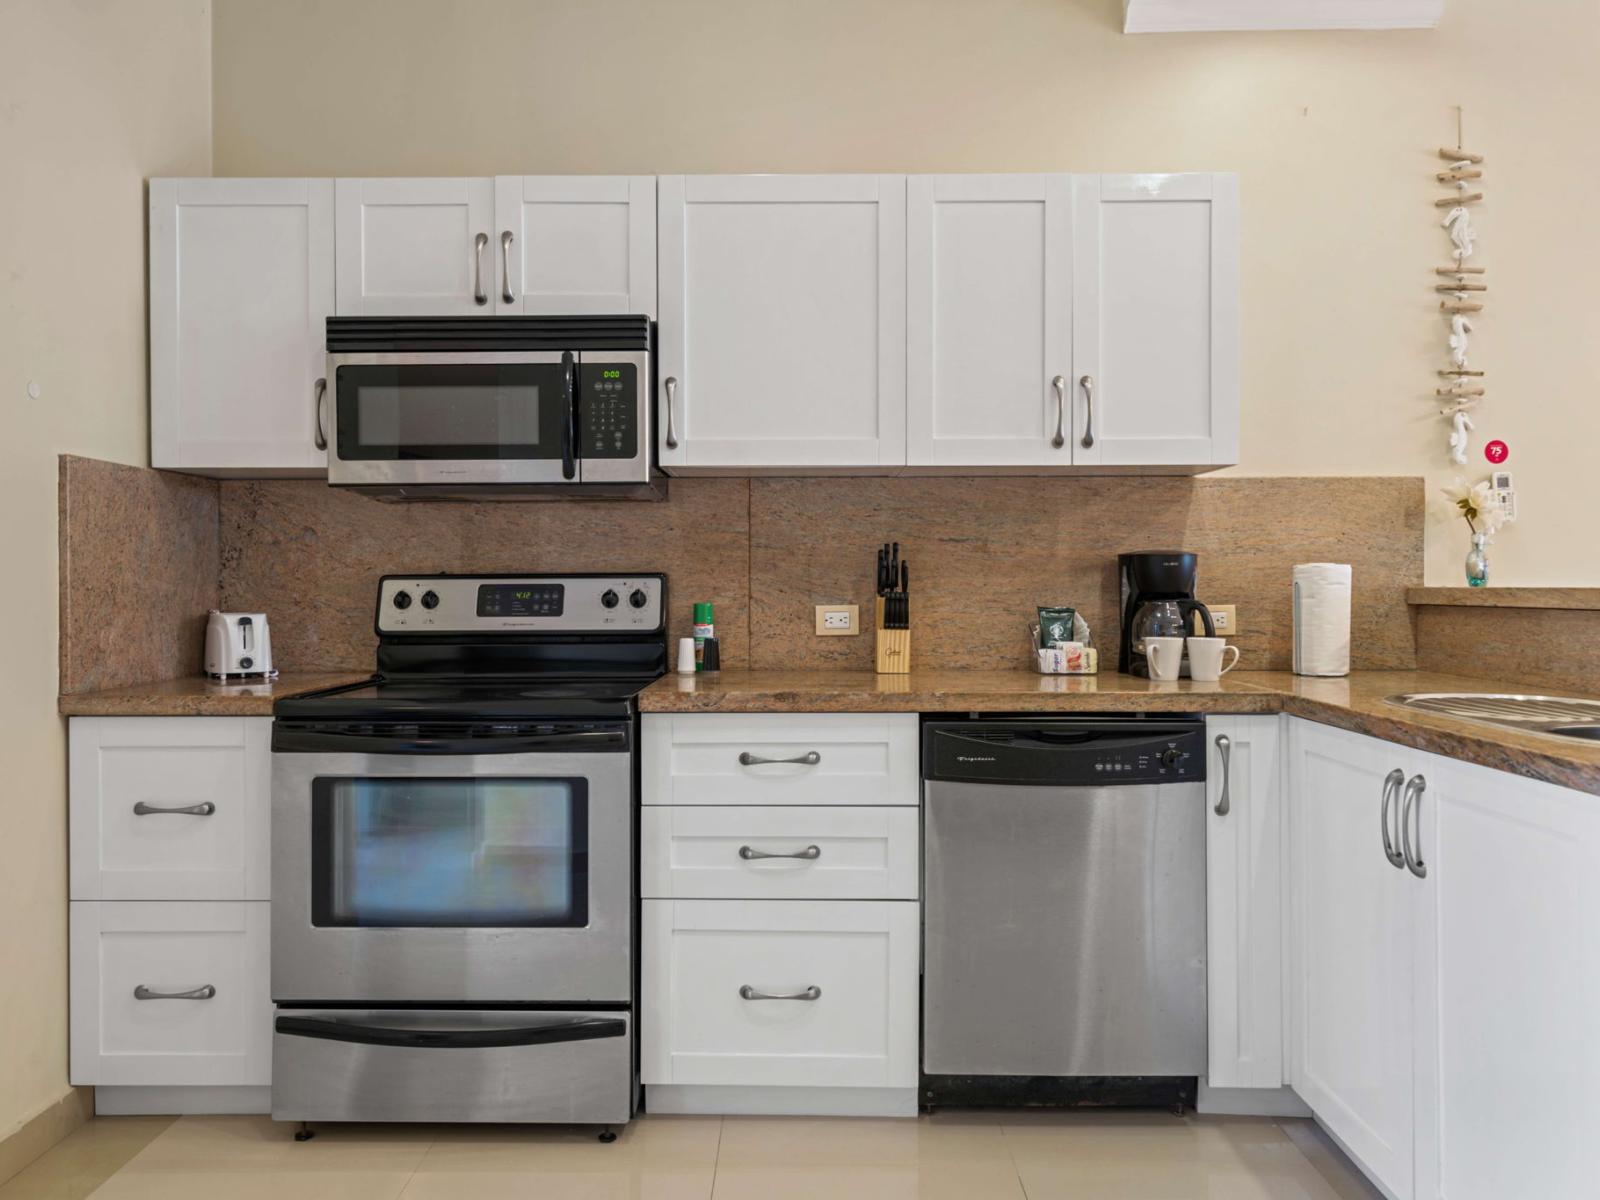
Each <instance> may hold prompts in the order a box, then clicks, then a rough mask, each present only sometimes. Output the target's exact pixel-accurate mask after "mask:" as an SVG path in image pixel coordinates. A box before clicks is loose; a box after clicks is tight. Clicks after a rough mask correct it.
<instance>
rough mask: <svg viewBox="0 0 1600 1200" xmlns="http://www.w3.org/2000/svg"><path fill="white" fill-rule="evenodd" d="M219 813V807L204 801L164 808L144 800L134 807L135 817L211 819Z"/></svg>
mask: <svg viewBox="0 0 1600 1200" xmlns="http://www.w3.org/2000/svg"><path fill="white" fill-rule="evenodd" d="M216 811H217V806H216V805H215V804H213V803H211V801H209V800H202V801H201V802H200V803H199V804H183V805H179V806H178V807H176V808H162V807H160V806H159V805H156V804H146V803H145V802H144V801H143V800H141V801H139V803H137V804H135V805H134V806H133V815H134V816H136V817H149V816H155V815H157V814H161V813H173V814H177V815H179V816H185V817H209V816H210V815H211V814H212V813H214V812H216Z"/></svg>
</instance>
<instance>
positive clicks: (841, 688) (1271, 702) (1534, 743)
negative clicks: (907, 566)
mask: <svg viewBox="0 0 1600 1200" xmlns="http://www.w3.org/2000/svg"><path fill="white" fill-rule="evenodd" d="M1523 690H1532V691H1539V690H1543V689H1537V688H1534V689H1526V688H1522V687H1520V686H1519V685H1518V684H1517V683H1515V682H1514V681H1509V682H1508V681H1503V680H1488V679H1476V678H1471V677H1467V676H1461V675H1444V674H1438V673H1436V672H1431V671H1357V672H1354V673H1352V674H1351V675H1348V676H1345V677H1343V678H1338V679H1312V678H1306V677H1302V676H1298V675H1294V674H1291V673H1289V672H1287V671H1232V672H1229V673H1228V674H1227V675H1225V676H1223V678H1222V679H1221V681H1220V682H1217V683H1195V682H1193V681H1191V680H1187V679H1185V680H1180V681H1178V682H1176V683H1160V682H1156V681H1153V680H1149V679H1140V678H1137V677H1135V676H1131V675H1119V674H1116V673H1103V674H1100V675H1038V674H1034V673H1032V672H1028V671H912V672H911V673H910V674H907V675H876V674H873V673H872V672H869V671H719V672H717V673H715V674H713V675H694V676H687V675H668V676H666V677H665V678H663V679H659V680H657V681H656V682H655V683H654V684H652V685H651V686H650V687H649V688H647V689H646V690H645V691H644V693H643V694H642V695H641V696H640V698H639V707H640V710H641V711H643V712H646V713H652V712H655V713H785V712H930V713H933V712H945V713H951V712H1040V713H1065V712H1081V713H1095V712H1116V713H1128V712H1156V713H1163V712H1166V713H1171V712H1193V713H1245V714H1248V713H1277V712H1287V713H1289V714H1290V715H1291V716H1296V717H1304V718H1306V719H1307V720H1311V721H1316V722H1319V723H1320V724H1324V725H1334V726H1338V727H1339V728H1342V729H1349V730H1352V731H1353V732H1356V733H1364V734H1368V735H1370V736H1373V737H1379V738H1384V739H1386V740H1388V741H1391V742H1398V743H1399V744H1401V745H1405V746H1410V747H1413V748H1415V749H1418V750H1423V751H1427V752H1429V753H1433V754H1439V755H1443V756H1445V757H1448V758H1457V759H1461V760H1463V761H1465V762H1472V763H1477V764H1479V765H1482V766H1487V767H1493V768H1495V769H1497V770H1501V771H1509V772H1511V773H1512V774H1514V775H1521V776H1523V777H1525V778H1529V779H1540V780H1544V781H1546V782H1548V783H1554V784H1558V785H1560V786H1562V787H1570V788H1577V789H1579V790H1580V791H1585V792H1590V793H1592V794H1596V795H1600V745H1594V744H1591V743H1584V742H1572V743H1569V742H1568V741H1566V740H1564V739H1557V738H1552V737H1545V736H1543V735H1540V734H1532V733H1518V732H1516V731H1515V730H1510V729H1501V728H1499V727H1498V726H1494V725H1482V724H1478V723H1477V722H1473V721H1463V720H1460V719H1458V718H1455V717H1447V716H1441V715H1436V714H1432V713H1423V712H1416V711H1414V710H1412V709H1406V708H1399V707H1397V706H1395V705H1392V704H1388V703H1386V699H1387V697H1389V696H1394V695H1398V694H1400V693H1403V692H1503V691H1511V692H1516V691H1523Z"/></svg>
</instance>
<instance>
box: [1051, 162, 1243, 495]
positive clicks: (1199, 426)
mask: <svg viewBox="0 0 1600 1200" xmlns="http://www.w3.org/2000/svg"><path fill="white" fill-rule="evenodd" d="M1075 191H1076V199H1077V203H1076V205H1075V212H1074V215H1073V220H1074V227H1075V239H1076V245H1077V251H1076V254H1075V256H1074V259H1073V293H1074V295H1073V369H1074V371H1076V372H1077V379H1076V380H1074V384H1075V386H1074V389H1073V390H1074V398H1073V415H1074V421H1073V435H1074V436H1073V456H1074V458H1073V461H1074V462H1075V463H1078V464H1081V465H1104V466H1223V465H1227V464H1231V463H1236V462H1238V461H1239V201H1238V180H1237V178H1236V177H1235V176H1233V175H1227V174H1215V175H1208V174H1197V175H1102V176H1098V177H1097V176H1092V175H1089V176H1080V177H1078V178H1077V179H1076V180H1075Z"/></svg>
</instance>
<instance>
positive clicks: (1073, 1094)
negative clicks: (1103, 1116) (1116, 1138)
mask: <svg viewBox="0 0 1600 1200" xmlns="http://www.w3.org/2000/svg"><path fill="white" fill-rule="evenodd" d="M1198 1092H1199V1081H1198V1079H1197V1078H1196V1077H1195V1076H1193V1075H924V1076H923V1077H922V1107H923V1108H924V1109H935V1108H1164V1109H1171V1110H1172V1111H1173V1112H1178V1113H1181V1112H1184V1111H1186V1110H1189V1109H1193V1108H1194V1105H1195V1098H1196V1096H1197V1094H1198Z"/></svg>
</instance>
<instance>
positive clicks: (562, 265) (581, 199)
mask: <svg viewBox="0 0 1600 1200" xmlns="http://www.w3.org/2000/svg"><path fill="white" fill-rule="evenodd" d="M494 189H495V190H494V216H495V227H494V240H493V244H492V246H491V250H492V253H493V256H494V273H493V278H494V280H495V284H494V292H495V295H494V304H495V309H496V311H498V312H502V313H506V312H511V313H645V314H647V315H649V316H654V315H655V311H656V180H655V176H653V175H502V176H500V177H499V178H498V179H496V180H495V181H494Z"/></svg>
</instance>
